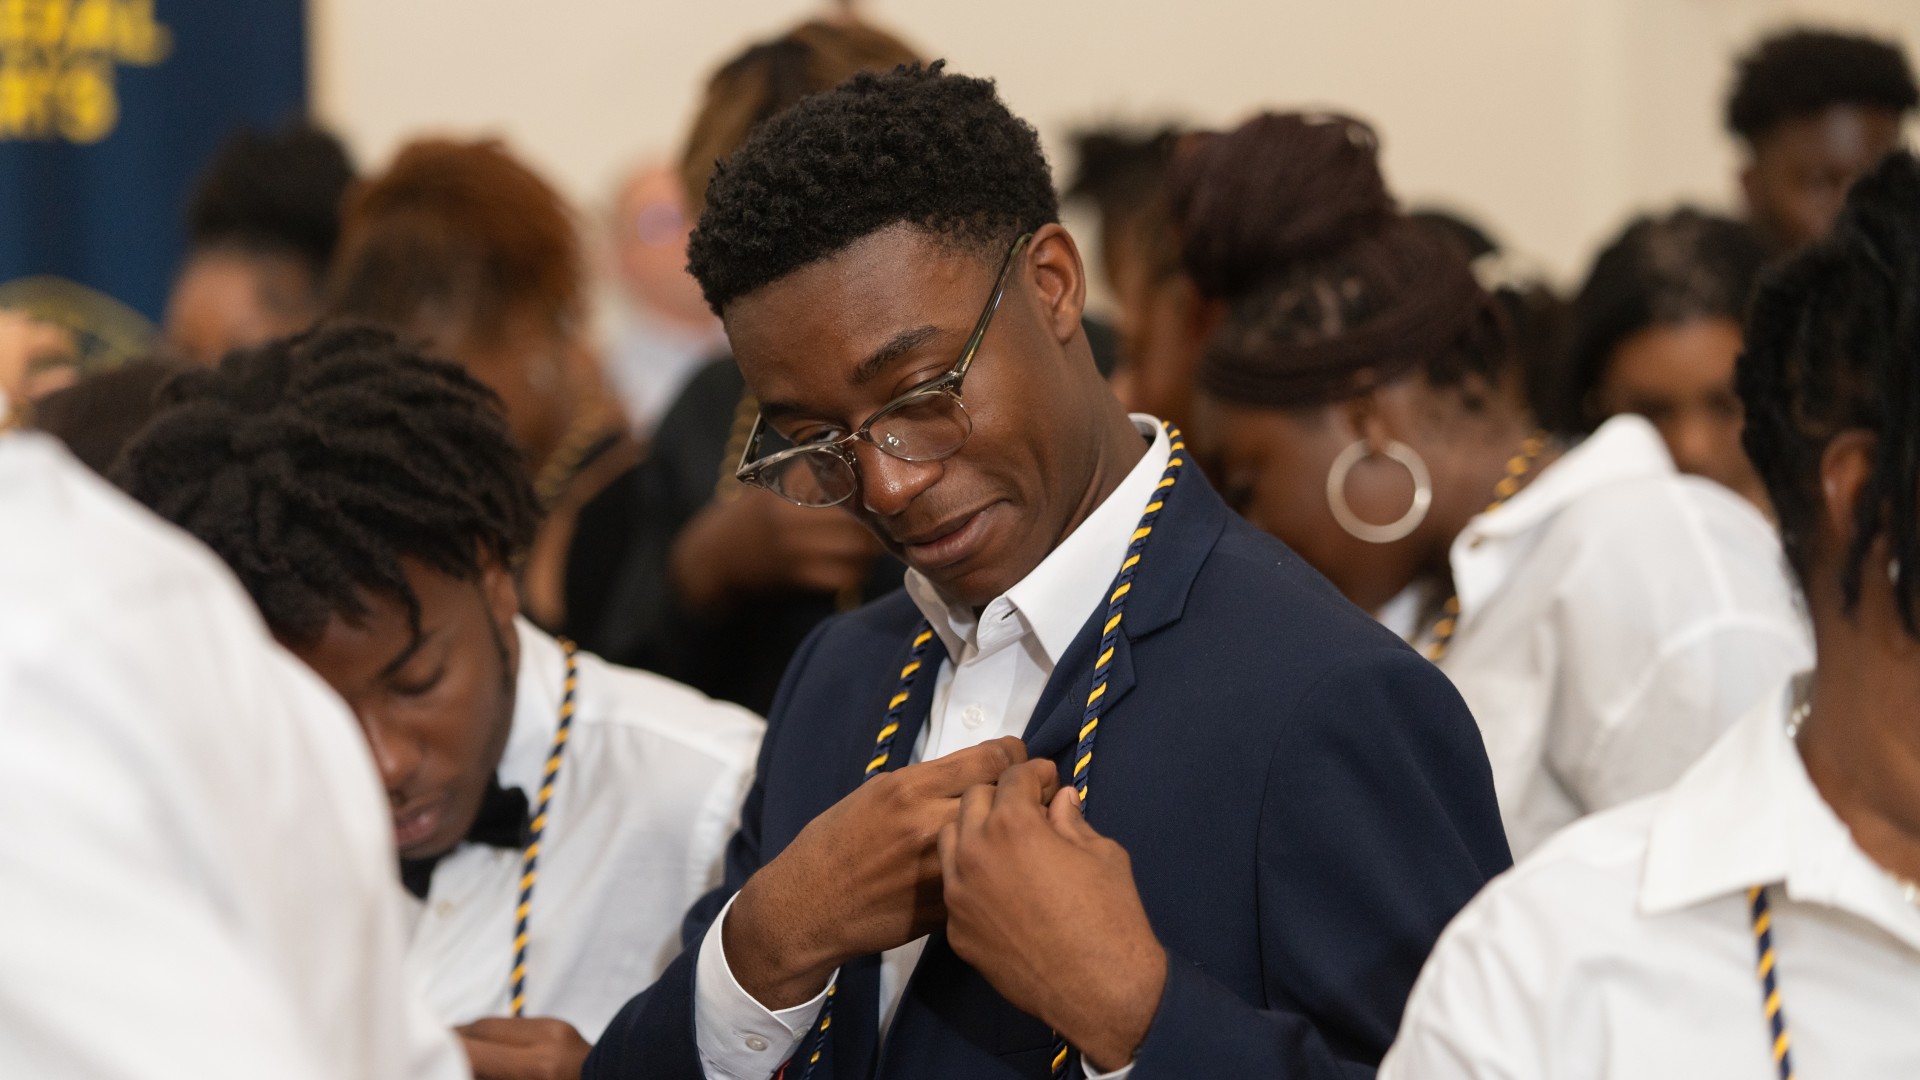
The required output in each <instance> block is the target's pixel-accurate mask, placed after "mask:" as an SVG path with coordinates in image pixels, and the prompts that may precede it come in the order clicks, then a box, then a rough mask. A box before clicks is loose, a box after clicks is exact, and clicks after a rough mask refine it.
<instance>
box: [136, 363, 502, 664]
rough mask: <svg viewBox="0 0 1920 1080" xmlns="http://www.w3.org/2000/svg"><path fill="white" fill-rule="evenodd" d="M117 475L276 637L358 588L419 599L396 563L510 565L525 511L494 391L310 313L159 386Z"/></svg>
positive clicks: (288, 637)
mask: <svg viewBox="0 0 1920 1080" xmlns="http://www.w3.org/2000/svg"><path fill="white" fill-rule="evenodd" d="M159 404H160V407H161V408H160V412H159V413H158V414H157V415H156V416H155V417H154V418H153V420H152V421H151V422H149V423H148V424H147V426H146V428H145V429H144V430H143V431H142V432H141V433H140V434H139V436H137V437H136V438H135V439H134V441H133V442H132V444H130V445H129V446H128V447H127V448H126V450H125V451H123V452H122V453H121V455H120V459H119V462H118V464H117V465H116V467H115V469H114V474H113V479H114V481H115V482H116V483H118V484H119V485H120V486H121V487H122V488H124V489H125V490H126V491H127V493H128V494H130V495H132V496H133V497H134V498H135V499H137V500H139V501H140V502H142V503H145V504H146V505H147V506H148V507H149V508H151V509H152V510H153V511H154V512H155V513H157V514H159V515H160V516H161V517H163V518H166V519H167V520H169V521H171V522H173V523H174V524H176V525H178V526H180V527H181V528H183V529H185V530H186V531H188V532H190V533H192V534H193V535H194V536H196V537H198V538H199V539H200V541H201V542H202V543H204V544H206V545H207V546H208V547H210V548H212V549H213V550H214V552H215V554H217V555H219V556H220V557H221V558H222V559H223V560H225V561H226V563H227V565H228V566H230V567H232V568H233V572H234V574H235V576H237V577H238V578H239V579H240V583H241V584H242V585H244V586H246V589H247V592H248V593H249V594H251V595H252V596H253V599H254V602H255V603H256V604H258V605H259V607H260V611H261V614H262V615H264V616H265V617H266V620H267V625H268V626H270V627H271V628H272V629H273V632H274V634H275V635H276V636H278V637H280V638H281V639H282V640H283V641H288V642H291V643H294V644H296V645H299V644H306V643H309V642H311V641H312V640H313V639H314V638H315V637H316V636H317V635H318V634H319V633H320V632H321V631H322V630H323V629H324V627H325V625H326V623H327V620H328V619H329V618H331V617H333V616H336V615H338V616H341V617H344V618H348V619H354V618H359V617H361V616H363V615H364V614H365V611H366V605H365V603H364V601H363V600H362V596H363V594H366V593H371V594H375V595H380V596H388V597H392V598H393V599H395V600H397V601H399V602H400V603H401V604H403V605H405V607H406V609H407V612H408V615H409V617H410V618H411V619H412V620H413V624H414V627H415V629H416V630H417V629H418V627H419V619H420V600H419V598H418V596H416V595H415V593H414V591H413V588H412V587H411V586H410V585H409V584H408V583H407V575H406V572H405V569H404V568H403V567H402V565H401V563H402V560H404V559H412V560H416V561H418V562H421V563H424V564H425V565H427V566H430V567H432V568H433V569H435V570H438V571H440V572H441V573H443V574H447V575H449V576H451V577H454V578H458V579H460V580H463V581H477V580H479V576H480V571H481V568H482V565H483V561H484V560H487V559H497V560H499V561H501V562H503V563H506V564H508V565H509V566H513V565H517V564H518V562H519V560H520V558H521V557H522V556H523V555H524V554H525V552H526V550H527V547H528V545H529V544H531V543H532V540H533V532H534V529H535V527H536V526H537V525H538V523H539V511H538V509H537V507H536V504H535V499H534V495H533V486H532V483H531V482H530V481H529V480H528V478H527V468H526V461H525V459H524V458H523V457H522V456H521V454H520V450H519V447H518V444H516V443H515V442H514V440H513V437H512V435H510V434H509V433H508V431H507V423H506V419H505V417H504V416H503V415H502V413H501V410H500V402H499V399H498V398H496V397H495V396H494V394H493V392H492V391H491V390H489V389H487V388H486V387H485V386H484V385H482V384H481V383H480V382H478V381H476V380H475V379H474V378H473V377H472V376H471V375H468V374H467V372H466V369H464V368H462V367H460V366H459V365H457V364H452V363H448V362H446V361H442V360H435V359H431V358H429V357H427V356H425V355H422V354H421V353H420V352H418V351H417V350H415V349H414V348H412V347H411V346H408V345H406V344H404V343H403V342H402V341H401V340H400V339H399V338H397V337H395V336H394V335H392V334H390V333H388V332H387V331H385V330H378V329H374V328H372V327H368V326H354V325H323V326H321V327H320V328H319V329H316V330H310V331H308V332H306V333H304V334H301V335H298V336H296V337H291V338H284V339H281V340H278V341H272V342H269V343H267V344H265V345H262V346H260V347H258V348H255V349H239V350H235V351H234V352H232V353H229V354H228V355H227V357H226V359H224V360H222V361H221V362H220V366H219V367H218V368H215V369H213V370H210V371H194V372H190V373H188V374H186V375H182V376H180V377H179V378H177V379H175V380H174V381H173V382H171V383H169V384H167V386H166V387H164V388H163V389H162V390H161V392H160V397H159Z"/></svg>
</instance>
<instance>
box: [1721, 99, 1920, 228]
mask: <svg viewBox="0 0 1920 1080" xmlns="http://www.w3.org/2000/svg"><path fill="white" fill-rule="evenodd" d="M1899 142H1900V117H1899V116H1898V115H1896V114H1895V113H1893V112H1891V111H1888V110H1886V109H1876V108H1866V107H1861V106H1856V105H1834V106H1831V107H1829V108H1827V109H1825V110H1823V111H1821V112H1817V113H1814V114H1812V115H1810V116H1803V117H1798V118H1796V119H1793V120H1788V121H1786V122H1784V123H1782V124H1780V125H1779V126H1778V127H1776V128H1774V129H1773V130H1772V131H1770V132H1768V133H1767V134H1766V135H1764V136H1762V137H1761V138H1760V140H1759V141H1758V142H1756V143H1755V144H1754V145H1753V148H1752V158H1751V160H1750V161H1749V163H1748V165H1747V168H1746V171H1745V172H1744V173H1742V174H1741V177H1740V182H1741V185H1742V187H1743V188H1744V189H1745V191H1746V197H1747V211H1748V214H1749V215H1750V216H1751V217H1752V219H1753V222H1754V224H1755V225H1757V226H1759V227H1760V229H1761V230H1762V232H1763V233H1764V234H1765V235H1766V237H1767V240H1768V242H1769V243H1770V244H1771V245H1773V247H1774V248H1775V249H1777V250H1779V251H1783V252H1784V251H1791V250H1793V249H1795V248H1799V247H1801V246H1803V245H1805V244H1808V243H1811V242H1812V241H1814V240H1818V239H1819V238H1820V237H1822V236H1825V235H1826V234H1827V230H1828V229H1829V228H1831V227H1832V226H1833V219H1834V217H1835V216H1836V215H1838V214H1839V213H1840V207H1841V204H1842V203H1844V202H1845V201H1846V197H1847V188H1849V187H1851V186H1852V185H1853V181H1854V180H1855V179H1856V178H1857V177H1859V175H1860V174H1861V173H1863V172H1865V171H1866V170H1867V169H1868V168H1869V167H1871V166H1872V165H1873V164H1874V162H1876V161H1879V160H1880V159H1881V158H1882V157H1884V156H1885V155H1886V153H1887V152H1888V151H1889V150H1892V149H1893V148H1894V147H1895V146H1897V145H1899Z"/></svg>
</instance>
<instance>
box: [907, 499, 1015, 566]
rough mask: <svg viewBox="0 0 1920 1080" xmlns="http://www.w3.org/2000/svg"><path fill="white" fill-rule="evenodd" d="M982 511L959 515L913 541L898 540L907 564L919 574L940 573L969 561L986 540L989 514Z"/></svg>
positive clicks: (983, 508)
mask: <svg viewBox="0 0 1920 1080" xmlns="http://www.w3.org/2000/svg"><path fill="white" fill-rule="evenodd" d="M990 509H992V507H991V506H987V507H982V508H981V509H979V510H974V511H972V512H970V513H966V514H960V515H956V516H954V517H951V518H948V519H947V520H946V521H944V522H942V523H940V524H939V525H936V526H934V527H932V528H930V529H924V530H921V531H920V532H919V533H917V534H915V535H913V536H911V537H896V540H897V542H898V543H899V544H900V546H901V547H902V548H903V549H904V552H903V553H904V554H905V556H906V559H907V561H908V562H910V563H912V564H913V565H914V566H915V567H916V568H918V569H920V570H938V569H940V568H941V567H945V566H951V565H953V564H954V563H957V562H959V561H960V560H962V559H964V558H966V557H967V556H968V555H971V554H973V552H974V551H975V550H976V549H978V548H979V546H980V543H981V541H982V540H984V539H985V538H986V532H987V511H988V510H990Z"/></svg>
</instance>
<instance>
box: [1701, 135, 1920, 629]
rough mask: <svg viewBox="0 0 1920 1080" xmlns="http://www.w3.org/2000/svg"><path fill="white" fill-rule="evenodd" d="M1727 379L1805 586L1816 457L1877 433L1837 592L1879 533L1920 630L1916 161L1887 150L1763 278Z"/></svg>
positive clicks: (1907, 615)
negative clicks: (1826, 225)
mask: <svg viewBox="0 0 1920 1080" xmlns="http://www.w3.org/2000/svg"><path fill="white" fill-rule="evenodd" d="M1746 350H1747V351H1746V354H1745V355H1744V356H1743V357H1742V358H1741V360H1740V364H1739V367H1738V369H1737V374H1736V376H1735V382H1736V384H1737V386H1738V389H1739V392H1740V397H1741V399H1742V401H1744V402H1745V403H1746V410H1747V427H1746V433H1745V435H1744V441H1745V444H1746V448H1747V454H1748V456H1750V457H1751V458H1752V459H1753V463H1754V467H1755V468H1756V469H1757V470H1758V471H1759V473H1760V477H1761V479H1762V480H1764V481H1765V482H1766V485H1767V492H1768V494H1769V495H1770V496H1771V497H1772V499H1773V505H1774V509H1775V510H1776V511H1777V512H1778V513H1779V515H1780V529H1781V535H1782V540H1783V542H1784V544H1785V546H1786V552H1787V558H1788V560H1789V561H1790V562H1792V564H1793V568H1794V572H1795V573H1796V574H1798V575H1799V577H1800V582H1801V585H1802V587H1803V588H1804V587H1807V586H1808V584H1809V583H1810V582H1811V580H1812V574H1813V559H1814V554H1815V552H1814V551H1813V550H1812V545H1813V543H1814V539H1815V537H1816V535H1817V534H1818V529H1819V526H1818V522H1819V520H1820V518H1821V517H1822V515H1823V511H1824V505H1825V504H1824V500H1823V498H1822V495H1821V483H1820V459H1821V456H1822V455H1823V454H1824V452H1825V450H1826V447H1827V444H1828V443H1829V442H1831V441H1832V440H1833V438H1834V437H1835V436H1837V435H1839V434H1841V433H1842V432H1846V431H1853V430H1859V431H1866V432H1869V433H1871V434H1872V435H1873V437H1874V440H1875V443H1874V451H1873V459H1874V460H1873V470H1872V473H1871V475H1869V477H1868V478H1867V481H1866V484H1865V486H1864V487H1863V488H1862V489H1861V492H1860V496H1859V503H1858V507H1857V516H1856V519H1855V521H1854V526H1853V535H1852V536H1851V538H1850V539H1849V540H1848V541H1847V550H1846V551H1845V552H1844V556H1843V557H1844V562H1843V563H1842V570H1841V574H1842V576H1841V587H1842V593H1843V596H1844V597H1845V602H1846V605H1847V607H1848V609H1849V610H1851V609H1852V608H1853V606H1854V605H1856V604H1858V603H1859V599H1860V582H1861V574H1862V572H1863V567H1864V564H1865V562H1866V557H1867V552H1868V550H1869V549H1870V548H1871V547H1872V545H1873V543H1874V541H1875V540H1876V539H1878V538H1880V537H1882V536H1884V537H1885V538H1886V539H1887V543H1888V546H1889V547H1891V548H1892V550H1893V555H1894V558H1896V559H1898V560H1899V566H1900V567H1901V568H1902V570H1903V571H1904V572H1902V573H1899V574H1897V575H1896V577H1895V582H1894V595H1895V602H1896V605H1897V606H1898V608H1899V611H1900V618H1901V620H1902V621H1903V622H1904V623H1905V624H1906V628H1907V632H1908V633H1909V634H1911V635H1914V636H1916V637H1920V623H1916V619H1915V614H1916V611H1915V607H1916V605H1915V594H1916V591H1917V590H1920V543H1916V542H1917V541H1920V162H1917V161H1916V160H1915V158H1914V156H1913V155H1912V154H1911V153H1909V152H1907V151H1896V152H1894V153H1893V154H1890V155H1888V157H1887V158H1886V160H1885V161H1883V162H1882V163H1881V164H1880V165H1879V166H1878V167H1876V168H1875V169H1874V171H1872V172H1870V173H1868V174H1867V175H1866V176H1864V177H1862V178H1861V179H1860V180H1859V181H1858V182H1857V183H1856V184H1855V185H1854V187H1853V190H1852V192H1851V193H1850V194H1849V195H1848V196H1847V205H1846V209H1845V210H1843V211H1842V212H1841V214H1840V218H1839V221H1838V222H1837V223H1836V225H1835V227H1834V230H1833V233H1832V234H1831V235H1830V236H1829V237H1828V238H1827V239H1825V240H1823V241H1820V242H1819V243H1817V244H1815V245H1814V246H1812V247H1810V248H1808V249H1807V250H1806V251H1804V252H1803V253H1801V254H1800V255H1799V256H1797V257H1795V258H1794V259H1793V260H1792V261H1791V262H1789V263H1787V264H1786V265H1784V266H1782V267H1780V268H1778V269H1776V270H1774V271H1772V272H1770V273H1769V274H1767V275H1766V276H1765V277H1764V278H1763V279H1762V282H1761V286H1760V290H1759V292H1758V294H1757V295H1756V297H1755V299H1754V304H1753V311H1752V314H1751V316H1750V318H1749V321H1748V324H1747V335H1746Z"/></svg>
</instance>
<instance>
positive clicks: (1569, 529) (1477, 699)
mask: <svg viewBox="0 0 1920 1080" xmlns="http://www.w3.org/2000/svg"><path fill="white" fill-rule="evenodd" d="M1451 562H1452V567H1453V581H1454V587H1455V588H1456V589H1457V590H1458V594H1459V598H1460V608H1461V615H1460V621H1459V629H1458V631H1457V632H1456V634H1455V635H1454V638H1453V642H1452V644H1451V646H1450V647H1449V649H1448V650H1447V653H1446V655H1445V656H1444V657H1443V658H1442V659H1441V661H1440V669H1441V670H1442V671H1444V672H1446V674H1447V677H1448V678H1450V679H1452V680H1453V683H1454V685H1455V686H1457V687H1459V689H1460V696H1461V697H1463V698H1465V699H1466V702H1467V706H1468V707H1469V708H1470V709H1472V710H1473V715H1474V717H1475V719H1477V720H1478V721H1479V722H1480V732H1481V735H1482V737H1483V738H1484V739H1485V741H1486V747H1487V758H1488V760H1489V762H1491V764H1492V766H1493V786H1494V792H1495V794H1496V795H1497V796H1498V797H1499V800H1500V815H1501V819H1502V821H1503V822H1504V823H1505V825H1506V829H1507V841H1508V843H1509V844H1511V845H1512V848H1513V852H1514V855H1515V856H1516V857H1519V856H1522V855H1524V854H1526V853H1527V852H1529V851H1532V850H1533V849H1534V848H1535V847H1537V846H1539V844H1540V843H1541V842H1542V841H1544V840H1545V839H1546V838H1547V837H1548V836H1550V835H1552V834H1553V833H1554V832H1555V831H1557V830H1559V829H1560V828H1562V827H1564V826H1566V825H1567V824H1568V823H1569V822H1572V821H1574V820H1575V819H1577V818H1579V817H1581V816H1583V815H1585V814H1589V813H1592V812H1593V811H1595V810H1602V809H1605V808H1607V807H1609V806H1615V805H1618V804H1620V803H1622V802H1626V801H1628V800H1630V799H1634V798H1638V797H1639V796H1641V795H1647V794H1651V793H1653V792H1656V791H1661V790H1663V789H1665V788H1666V787H1668V786H1669V785H1671V784H1672V783H1673V781H1674V780H1675V779H1677V778H1678V777H1679V776H1680V774H1681V773H1682V772H1683V771H1685V770H1686V768H1687V766H1688V765H1690V764H1692V763H1693V762H1694V761H1696V760H1698V758H1699V757H1700V755H1701V754H1702V753H1704V752H1705V751H1706V749H1707V747H1708V746H1710V745H1712V744H1713V741H1714V740H1715V739H1716V738H1718V737H1719V735H1720V734H1721V733H1722V732H1724V731H1726V730H1727V728H1728V727H1730V726H1732V724H1733V723H1734V721H1735V720H1737V719H1738V718H1739V717H1740V716H1742V715H1744V714H1745V713H1746V712H1747V711H1748V710H1750V709H1751V708H1752V707H1753V705H1754V704H1755V703H1756V702H1757V701H1759V700H1760V698H1761V695H1762V694H1764V693H1766V692H1767V691H1768V690H1769V689H1770V688H1772V687H1774V686H1777V685H1779V682H1780V680H1781V679H1782V678H1784V677H1785V676H1786V674H1787V673H1788V672H1791V671H1798V670H1800V669H1802V668H1804V667H1806V666H1808V665H1809V664H1810V663H1811V662H1812V660H1813V650H1812V643H1811V639H1810V635H1809V633H1808V630H1807V628H1806V623H1805V620H1804V619H1803V617H1802V616H1801V614H1800V610H1799V607H1798V603H1797V601H1796V599H1795V593H1794V590H1793V586H1792V583H1791V582H1790V580H1789V579H1788V576H1787V573H1786V567H1785V561H1784V558H1783V556H1782V554H1781V551H1780V543H1779V539H1778V538H1777V537H1776V536H1775V534H1774V532H1773V530H1772V528H1771V527H1770V526H1769V525H1768V524H1767V522H1766V519H1764V518H1763V517H1761V516H1760V514H1759V512H1758V511H1756V510H1754V508H1753V507H1752V506H1751V505H1750V504H1748V503H1747V502H1746V501H1745V500H1743V499H1741V498H1740V497H1739V496H1737V495H1735V494H1733V493H1732V492H1730V491H1728V490H1726V489H1724V488H1722V487H1720V486H1718V485H1716V484H1713V483H1711V482H1709V481H1706V480H1701V479H1699V478H1697V477H1691V476H1682V475H1680V474H1679V473H1678V472H1676V471H1675V470H1674V467H1673V461H1672V459H1671V458H1670V457H1668V455H1667V450H1666V445H1665V444H1664V443H1662V442H1661V441H1660V435H1659V433H1658V432H1656V431H1655V430H1654V429H1653V426H1652V425H1651V424H1649V423H1647V422H1646V421H1645V420H1643V419H1641V418H1640V417H1638V416H1618V417H1615V418H1613V419H1611V420H1609V421H1607V422H1606V423H1605V424H1603V425H1602V426H1601V427H1600V429H1599V430H1598V431H1596V432H1594V433H1593V435H1592V436H1590V437H1589V438H1588V439H1587V440H1586V441H1584V442H1582V443H1581V444H1580V445H1578V446H1576V447H1574V448H1573V449H1572V450H1570V451H1568V452H1567V454H1566V455H1565V456H1563V457H1561V458H1560V459H1559V460H1558V461H1556V462H1554V463H1553V464H1552V465H1550V466H1548V467H1547V468H1546V469H1545V470H1544V471H1543V472H1541V474H1540V475H1539V476H1538V477H1537V478H1535V480H1534V481H1533V482H1532V483H1531V484H1529V485H1527V486H1526V487H1525V488H1523V489H1521V491H1520V492H1519V494H1517V495H1515V496H1514V497H1513V498H1512V499H1510V500H1508V501H1507V503H1506V505H1504V506H1502V507H1500V508H1499V509H1498V510H1495V511H1492V512H1491V513H1485V514H1481V515H1479V516H1478V517H1475V518H1474V519H1473V520H1472V521H1471V522H1470V523H1468V525H1467V527H1466V529H1465V530H1463V531H1462V532H1461V534H1460V535H1459V537H1458V538H1456V539H1455V541H1454V544H1453V548H1452V552H1451Z"/></svg>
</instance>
